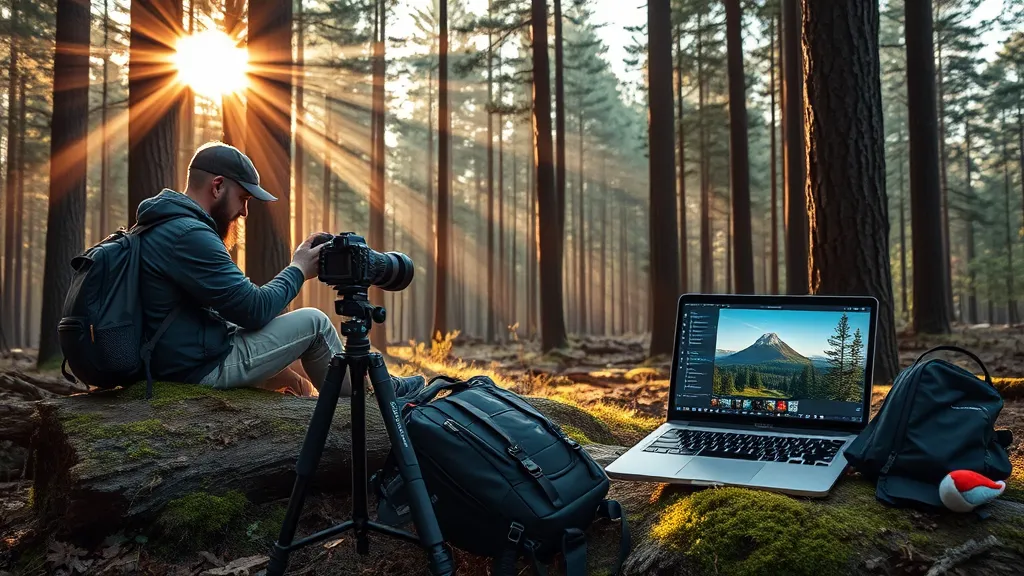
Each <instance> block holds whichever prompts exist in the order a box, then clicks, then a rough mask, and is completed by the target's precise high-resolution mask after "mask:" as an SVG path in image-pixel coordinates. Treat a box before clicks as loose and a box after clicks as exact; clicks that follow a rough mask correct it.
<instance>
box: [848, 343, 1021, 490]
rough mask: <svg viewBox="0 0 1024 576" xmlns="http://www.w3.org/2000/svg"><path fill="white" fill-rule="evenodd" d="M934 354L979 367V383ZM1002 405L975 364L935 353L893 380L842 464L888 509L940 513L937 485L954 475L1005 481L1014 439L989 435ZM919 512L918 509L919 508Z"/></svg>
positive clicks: (996, 433) (994, 433) (1003, 434)
mask: <svg viewBox="0 0 1024 576" xmlns="http://www.w3.org/2000/svg"><path fill="white" fill-rule="evenodd" d="M941 350H950V351H954V352H959V353H961V354H964V355H966V356H968V357H970V358H971V359H972V360H974V361H975V362H977V363H978V365H979V366H980V367H981V370H982V372H983V373H984V374H985V379H984V380H981V379H980V378H978V377H977V376H975V375H974V374H972V373H971V372H969V371H967V370H964V369H963V368H961V367H959V366H956V365H955V364H951V363H949V362H946V361H945V360H939V359H930V360H924V357H925V356H928V355H929V354H932V353H933V352H938V351H941ZM1002 408H1003V399H1002V397H1000V395H999V392H998V391H997V390H996V388H995V386H994V385H993V384H992V378H991V377H990V376H989V373H988V370H987V369H986V368H985V365H984V364H983V363H982V362H981V360H980V359H979V358H978V357H977V356H975V355H974V354H972V353H971V352H968V351H967V350H964V349H963V348H958V347H956V346H937V347H935V348H932V349H931V350H929V351H927V352H925V353H924V354H922V355H921V356H920V357H918V359H917V361H916V362H914V364H913V366H910V367H909V368H907V369H906V370H904V371H902V372H900V374H899V376H897V377H896V381H895V382H893V386H892V389H891V390H890V391H889V394H888V395H887V396H886V397H885V401H884V402H883V403H882V407H881V408H880V409H879V411H878V414H876V415H875V417H874V418H872V419H871V422H870V423H868V425H867V427H866V428H865V429H864V430H863V432H861V434H860V435H859V436H858V437H857V438H856V439H855V440H854V441H853V443H852V444H850V447H849V448H847V449H846V452H845V455H846V460H847V461H848V462H849V463H850V464H851V465H852V466H853V467H854V468H856V469H857V471H859V472H860V473H861V474H863V475H864V476H865V477H867V478H868V479H870V480H872V481H875V482H876V496H877V497H878V499H879V500H881V501H883V502H885V503H888V504H891V505H895V506H919V507H923V508H926V509H927V508H928V507H931V508H933V509H942V508H944V506H943V504H942V501H941V500H940V499H939V482H940V481H941V480H942V478H943V477H944V476H945V475H946V474H948V473H950V472H952V471H953V470H972V471H974V472H977V473H979V474H983V475H984V476H986V477H988V478H990V479H992V480H1005V479H1006V478H1008V477H1009V476H1010V473H1011V470H1012V465H1011V464H1010V460H1009V458H1008V457H1007V454H1006V448H1007V447H1009V446H1010V444H1011V442H1012V440H1013V438H1012V435H1011V434H1010V431H1009V430H996V429H995V428H994V426H995V422H996V418H998V417H999V412H1000V411H1001V410H1002ZM922 505H923V506H922Z"/></svg>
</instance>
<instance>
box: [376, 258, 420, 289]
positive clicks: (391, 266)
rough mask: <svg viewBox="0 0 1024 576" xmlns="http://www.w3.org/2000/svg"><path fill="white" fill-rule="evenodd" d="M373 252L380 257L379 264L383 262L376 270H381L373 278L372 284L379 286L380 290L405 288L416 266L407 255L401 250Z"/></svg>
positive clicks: (410, 280)
mask: <svg viewBox="0 0 1024 576" xmlns="http://www.w3.org/2000/svg"><path fill="white" fill-rule="evenodd" d="M374 254H375V255H378V256H379V257H380V260H381V261H380V262H379V264H383V266H379V267H378V270H381V271H382V272H381V273H380V274H378V275H377V277H376V278H374V279H373V285H374V286H378V287H380V289H381V290H388V291H391V292H397V291H399V290H405V289H406V287H408V286H409V284H411V283H412V277H413V273H414V272H415V271H416V268H415V267H414V266H413V264H412V260H411V259H410V258H409V257H408V256H406V255H405V254H402V253H401V252H384V253H383V254H382V253H380V252H376V251H375V252H374Z"/></svg>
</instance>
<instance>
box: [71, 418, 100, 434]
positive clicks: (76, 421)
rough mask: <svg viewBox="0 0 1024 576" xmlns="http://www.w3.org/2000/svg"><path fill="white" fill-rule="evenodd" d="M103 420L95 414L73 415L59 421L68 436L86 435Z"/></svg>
mask: <svg viewBox="0 0 1024 576" xmlns="http://www.w3.org/2000/svg"><path fill="white" fill-rule="evenodd" d="M102 420H103V419H102V418H101V417H100V416H99V415H97V414H75V415H73V416H69V417H67V418H63V419H62V420H61V424H62V425H63V426H64V431H65V432H66V433H67V434H69V435H76V436H77V435H79V434H86V433H88V432H89V431H91V430H92V429H94V428H95V427H96V426H99V423H100V422H101V421H102Z"/></svg>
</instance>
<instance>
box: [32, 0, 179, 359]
mask: <svg viewBox="0 0 1024 576" xmlns="http://www.w3.org/2000/svg"><path fill="white" fill-rule="evenodd" d="M56 33H57V35H56V39H57V44H56V50H55V52H54V58H53V122H52V125H51V126H52V129H51V132H50V196H49V211H48V213H47V219H46V231H47V232H46V261H45V264H44V268H43V300H42V302H43V308H42V318H41V321H40V329H39V357H38V366H40V367H43V366H46V365H48V364H50V363H51V362H52V361H53V360H55V359H57V358H59V357H60V355H61V352H60V344H59V342H58V341H57V330H56V327H57V324H58V323H59V322H60V318H61V311H62V308H63V304H64V297H65V296H66V295H67V292H68V289H69V288H70V287H71V273H72V270H71V267H70V266H68V262H70V261H71V259H72V258H74V257H75V256H78V255H79V254H81V253H82V250H83V249H84V246H83V244H84V240H85V182H86V170H87V166H86V154H87V148H88V142H87V141H86V136H87V135H88V133H89V54H88V52H87V51H84V50H81V47H82V46H88V44H89V33H90V21H89V5H88V4H86V3H82V2H77V1H76V0H58V2H57V29H56ZM172 150H173V148H172ZM171 158H172V159H173V156H172V157H171ZM172 165H173V163H172Z"/></svg>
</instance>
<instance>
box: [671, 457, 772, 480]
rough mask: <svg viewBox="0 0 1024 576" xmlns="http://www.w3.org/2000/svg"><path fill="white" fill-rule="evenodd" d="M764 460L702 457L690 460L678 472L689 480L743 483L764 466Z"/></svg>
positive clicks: (677, 473)
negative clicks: (751, 460)
mask: <svg viewBox="0 0 1024 576" xmlns="http://www.w3.org/2000/svg"><path fill="white" fill-rule="evenodd" d="M764 465H765V463H764V462H750V461H749V460H729V459H726V458H701V457H700V456H698V457H696V458H694V459H693V460H690V462H689V463H687V464H686V465H685V466H683V467H682V468H680V469H679V472H676V475H678V476H679V477H680V478H685V479H688V480H712V481H715V482H722V483H725V484H743V483H745V482H747V481H749V480H750V479H751V478H753V477H754V475H755V474H757V473H758V472H759V471H760V470H761V468H764Z"/></svg>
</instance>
